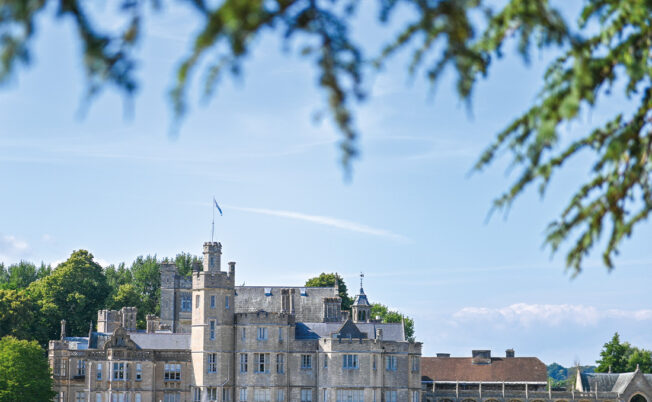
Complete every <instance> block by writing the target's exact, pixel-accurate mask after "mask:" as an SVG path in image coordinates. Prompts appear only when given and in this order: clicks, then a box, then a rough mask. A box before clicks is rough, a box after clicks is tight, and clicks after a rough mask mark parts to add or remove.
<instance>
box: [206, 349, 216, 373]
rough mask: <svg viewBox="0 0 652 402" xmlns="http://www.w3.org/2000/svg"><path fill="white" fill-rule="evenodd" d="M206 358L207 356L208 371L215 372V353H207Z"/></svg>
mask: <svg viewBox="0 0 652 402" xmlns="http://www.w3.org/2000/svg"><path fill="white" fill-rule="evenodd" d="M207 358H208V372H209V373H217V353H209V354H208V356H207Z"/></svg>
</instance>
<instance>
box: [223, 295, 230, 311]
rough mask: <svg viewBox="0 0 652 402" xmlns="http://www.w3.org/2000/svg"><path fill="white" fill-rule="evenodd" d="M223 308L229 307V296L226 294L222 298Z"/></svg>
mask: <svg viewBox="0 0 652 402" xmlns="http://www.w3.org/2000/svg"><path fill="white" fill-rule="evenodd" d="M224 308H225V309H226V310H228V309H229V296H226V297H225V298H224Z"/></svg>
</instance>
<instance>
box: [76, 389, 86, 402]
mask: <svg viewBox="0 0 652 402" xmlns="http://www.w3.org/2000/svg"><path fill="white" fill-rule="evenodd" d="M75 402H86V393H85V392H83V391H77V392H75Z"/></svg>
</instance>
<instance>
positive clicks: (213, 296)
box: [211, 295, 215, 308]
mask: <svg viewBox="0 0 652 402" xmlns="http://www.w3.org/2000/svg"><path fill="white" fill-rule="evenodd" d="M211 308H215V295H211Z"/></svg>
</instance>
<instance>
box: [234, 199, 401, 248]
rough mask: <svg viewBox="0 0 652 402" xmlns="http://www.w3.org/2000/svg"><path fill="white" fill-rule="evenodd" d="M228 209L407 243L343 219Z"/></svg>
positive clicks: (292, 213)
mask: <svg viewBox="0 0 652 402" xmlns="http://www.w3.org/2000/svg"><path fill="white" fill-rule="evenodd" d="M225 206H226V207H228V208H231V209H235V210H237V211H244V212H252V213H255V214H262V215H270V216H277V217H281V218H288V219H296V220H300V221H305V222H311V223H316V224H318V225H325V226H331V227H335V228H338V229H344V230H348V231H351V232H357V233H363V234H367V235H372V236H380V237H386V238H390V239H393V240H398V241H407V240H408V239H407V237H405V236H403V235H400V234H396V233H393V232H391V231H389V230H385V229H377V228H373V227H371V226H367V225H363V224H361V223H357V222H351V221H346V220H343V219H337V218H331V217H328V216H320V215H308V214H303V213H300V212H293V211H283V210H275V209H264V208H245V207H235V206H229V205H225Z"/></svg>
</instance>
